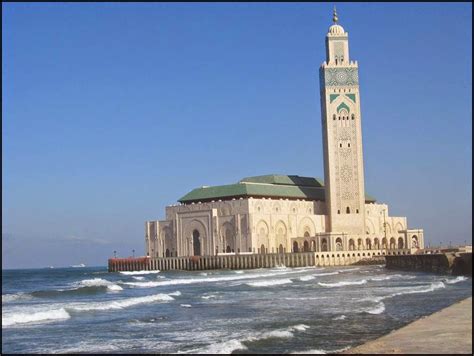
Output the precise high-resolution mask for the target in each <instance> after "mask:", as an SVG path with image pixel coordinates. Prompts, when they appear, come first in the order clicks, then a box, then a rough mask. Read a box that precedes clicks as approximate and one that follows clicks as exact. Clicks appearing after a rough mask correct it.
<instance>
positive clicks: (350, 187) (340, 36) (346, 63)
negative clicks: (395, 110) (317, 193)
mask: <svg viewBox="0 0 474 356" xmlns="http://www.w3.org/2000/svg"><path fill="white" fill-rule="evenodd" d="M333 22H334V23H333V25H332V26H331V27H329V31H328V33H327V35H326V61H325V62H324V63H323V64H322V65H321V68H320V71H319V79H320V90H321V120H322V129H323V151H324V184H325V193H326V207H327V214H328V216H329V226H328V227H329V229H328V230H327V231H328V232H336V233H339V232H343V233H349V234H355V235H363V234H365V208H364V205H365V192H364V163H363V159H362V129H361V115H360V98H359V75H358V66H357V62H354V61H350V59H349V41H348V34H347V32H345V31H344V28H342V26H341V25H339V24H338V17H337V13H336V8H334V16H333Z"/></svg>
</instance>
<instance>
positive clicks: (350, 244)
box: [349, 239, 355, 251]
mask: <svg viewBox="0 0 474 356" xmlns="http://www.w3.org/2000/svg"><path fill="white" fill-rule="evenodd" d="M349 250H350V251H354V250H355V245H354V240H353V239H350V240H349Z"/></svg>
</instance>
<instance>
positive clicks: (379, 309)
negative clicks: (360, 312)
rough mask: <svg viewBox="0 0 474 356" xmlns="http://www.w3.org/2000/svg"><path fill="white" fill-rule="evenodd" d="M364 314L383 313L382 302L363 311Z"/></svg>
mask: <svg viewBox="0 0 474 356" xmlns="http://www.w3.org/2000/svg"><path fill="white" fill-rule="evenodd" d="M364 311H365V312H366V313H369V314H375V315H377V314H382V313H383V312H384V311H385V304H384V303H383V302H381V303H379V304H377V305H376V306H375V307H374V308H371V309H367V310H364Z"/></svg>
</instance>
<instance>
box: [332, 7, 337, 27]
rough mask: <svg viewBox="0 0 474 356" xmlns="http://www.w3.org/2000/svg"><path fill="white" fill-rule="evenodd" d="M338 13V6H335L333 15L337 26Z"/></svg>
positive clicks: (333, 20)
mask: <svg viewBox="0 0 474 356" xmlns="http://www.w3.org/2000/svg"><path fill="white" fill-rule="evenodd" d="M337 20H338V18H337V11H336V5H334V13H333V15H332V22H334V23H335V24H336V23H337Z"/></svg>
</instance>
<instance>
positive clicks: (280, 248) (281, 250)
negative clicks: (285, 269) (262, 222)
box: [278, 244, 285, 253]
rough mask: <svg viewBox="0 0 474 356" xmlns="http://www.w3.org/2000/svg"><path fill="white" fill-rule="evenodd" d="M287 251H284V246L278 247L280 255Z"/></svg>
mask: <svg viewBox="0 0 474 356" xmlns="http://www.w3.org/2000/svg"><path fill="white" fill-rule="evenodd" d="M284 251H285V250H284V249H283V245H282V244H280V246H278V253H283V252H284Z"/></svg>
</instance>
